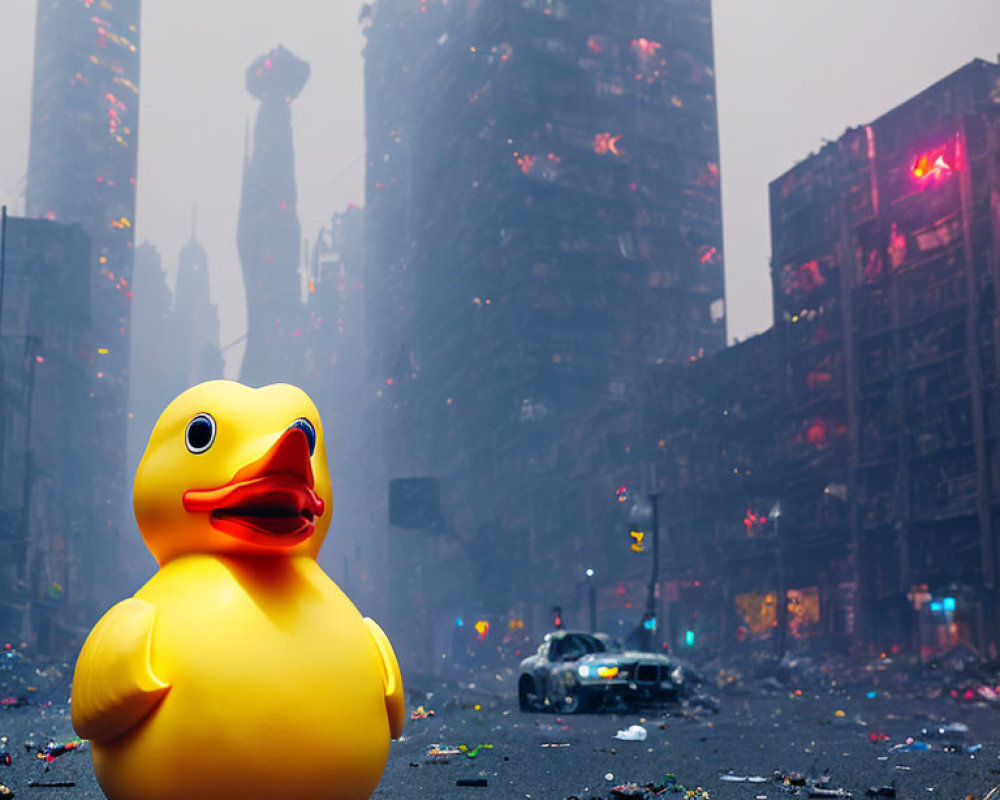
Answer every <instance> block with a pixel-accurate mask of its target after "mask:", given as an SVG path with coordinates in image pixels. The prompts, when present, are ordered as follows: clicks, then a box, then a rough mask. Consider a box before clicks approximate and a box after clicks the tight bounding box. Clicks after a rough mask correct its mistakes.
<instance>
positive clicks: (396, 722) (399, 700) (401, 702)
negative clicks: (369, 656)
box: [365, 617, 406, 739]
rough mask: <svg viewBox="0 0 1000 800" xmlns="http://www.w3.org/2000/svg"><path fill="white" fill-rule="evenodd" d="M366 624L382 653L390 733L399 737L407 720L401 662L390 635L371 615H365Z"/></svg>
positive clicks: (393, 736) (396, 737) (395, 737)
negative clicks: (398, 659) (400, 668)
mask: <svg viewBox="0 0 1000 800" xmlns="http://www.w3.org/2000/svg"><path fill="white" fill-rule="evenodd" d="M365 625H367V626H368V632H369V633H370V634H371V636H372V639H374V640H375V644H376V645H378V650H379V653H381V655H382V668H383V671H384V677H385V710H386V711H387V712H388V714H389V734H390V735H391V736H392V738H393V739H398V738H399V737H400V736H401V735H402V733H403V723H404V722H405V720H406V708H405V706H406V701H405V699H404V697H403V676H402V675H401V674H400V672H399V662H398V661H396V654H395V653H394V652H393V650H392V645H391V644H389V637H388V636H386V635H385V632H384V631H383V630H382V629H381V628H380V627H379V626H378V623H377V622H376V621H375V620H373V619H371V618H370V617H365Z"/></svg>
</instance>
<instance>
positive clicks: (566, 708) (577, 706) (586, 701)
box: [549, 682, 593, 714]
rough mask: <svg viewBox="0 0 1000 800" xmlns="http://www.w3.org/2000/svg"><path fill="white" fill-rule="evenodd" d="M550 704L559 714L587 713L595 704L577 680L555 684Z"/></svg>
mask: <svg viewBox="0 0 1000 800" xmlns="http://www.w3.org/2000/svg"><path fill="white" fill-rule="evenodd" d="M549 704H550V705H551V706H552V709H553V710H554V711H555V712H556V713H557V714H585V713H586V712H588V711H590V709H591V708H592V706H593V703H592V702H591V698H590V696H589V695H588V694H587V693H586V692H584V691H583V690H582V689H581V688H580V685H579V684H578V683H576V682H570V683H566V684H562V685H561V686H554V687H553V690H552V693H551V694H550V695H549Z"/></svg>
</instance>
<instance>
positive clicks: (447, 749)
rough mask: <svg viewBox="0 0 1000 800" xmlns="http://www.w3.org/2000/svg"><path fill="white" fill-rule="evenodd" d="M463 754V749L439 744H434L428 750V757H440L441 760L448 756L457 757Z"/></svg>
mask: <svg viewBox="0 0 1000 800" xmlns="http://www.w3.org/2000/svg"><path fill="white" fill-rule="evenodd" d="M461 752H462V751H461V749H459V748H458V747H454V746H452V745H450V744H437V743H435V744H432V745H431V746H430V747H429V748H428V749H427V755H429V756H434V757H438V758H440V757H448V756H457V755H459V754H460V753H461Z"/></svg>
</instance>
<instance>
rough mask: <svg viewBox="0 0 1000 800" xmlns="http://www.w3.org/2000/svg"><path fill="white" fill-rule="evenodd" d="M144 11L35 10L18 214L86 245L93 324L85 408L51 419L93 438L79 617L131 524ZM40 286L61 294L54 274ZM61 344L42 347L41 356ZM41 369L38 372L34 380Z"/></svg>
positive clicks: (68, 406) (84, 298)
mask: <svg viewBox="0 0 1000 800" xmlns="http://www.w3.org/2000/svg"><path fill="white" fill-rule="evenodd" d="M140 7H141V3H140V0H103V2H100V3H89V2H62V1H61V0H39V2H38V4H37V18H36V28H35V62H34V73H33V88H32V103H31V139H30V151H29V162H28V182H27V195H26V212H27V216H29V217H35V218H44V219H48V220H54V221H56V222H60V223H69V224H77V225H79V226H80V227H81V228H82V230H83V232H84V233H85V234H86V236H87V237H88V238H89V240H90V249H89V254H90V262H89V263H88V264H81V263H80V262H79V261H73V262H72V263H73V265H74V267H73V268H78V269H85V270H87V272H88V273H89V274H88V275H87V276H86V280H85V281H84V280H83V279H82V278H81V279H80V281H79V282H78V283H77V284H76V285H77V286H82V287H83V288H84V289H85V291H84V293H82V294H77V295H75V296H74V298H73V302H75V303H77V304H80V305H81V306H82V308H81V310H80V314H83V315H85V317H86V318H87V319H88V320H89V326H90V328H89V331H88V333H89V336H88V337H87V338H85V339H84V338H80V339H78V340H77V341H76V342H75V343H74V345H73V348H72V352H73V353H75V356H74V357H75V358H76V359H77V361H78V364H79V367H80V369H81V370H83V373H84V374H85V375H86V378H87V381H88V382H89V389H88V392H87V393H86V394H85V396H84V397H83V400H82V402H80V401H78V400H77V399H70V395H69V394H67V395H66V397H65V400H64V405H61V406H59V407H57V408H53V409H52V412H53V413H56V414H59V415H66V416H67V417H72V418H73V419H74V420H75V423H74V424H75V426H76V428H77V429H78V430H79V431H81V432H85V433H86V435H88V436H90V437H91V441H90V447H89V449H87V450H85V451H79V452H81V453H83V455H84V460H83V461H82V462H80V463H79V464H78V465H77V467H78V469H79V471H80V474H81V475H86V476H88V480H90V481H91V483H92V486H91V490H90V491H89V492H88V493H87V494H88V495H89V499H88V501H87V503H86V504H85V506H84V507H83V508H81V509H80V514H79V519H81V520H82V521H83V522H82V528H81V530H80V531H79V532H78V533H76V534H74V535H79V536H85V537H86V540H87V547H86V548H81V549H80V550H79V551H77V552H78V554H79V559H80V560H79V562H78V563H76V564H74V565H72V567H73V568H74V569H77V568H78V569H79V570H80V574H82V575H83V576H84V577H83V578H82V579H81V580H79V581H77V582H75V583H74V584H73V585H74V587H75V590H74V593H73V594H67V596H66V602H67V603H68V604H72V605H74V606H75V607H82V608H85V609H86V612H85V613H87V614H94V613H96V612H97V611H99V610H100V609H102V608H103V607H105V606H106V604H107V602H108V600H109V599H110V597H112V596H113V595H112V592H113V591H114V586H115V582H116V581H117V580H118V576H119V572H118V570H117V563H116V562H117V553H118V544H119V540H120V535H119V534H120V532H121V530H122V529H124V528H127V527H130V525H131V507H130V485H131V476H129V475H128V474H127V473H126V449H127V448H126V428H127V401H128V383H129V380H128V361H129V338H130V335H131V300H132V288H131V282H132V255H133V254H132V247H133V238H134V230H135V195H136V150H137V144H138V140H139V129H138V124H139V25H140ZM36 277H37V279H38V280H39V281H43V282H45V284H46V285H48V286H50V287H51V289H52V290H53V291H56V290H58V291H60V292H61V291H63V289H62V287H60V286H59V285H58V284H57V283H56V282H55V281H54V279H53V278H52V277H51V276H49V275H45V274H44V273H39V274H38V275H37V276H36ZM65 346H66V343H65V342H61V341H42V342H40V348H41V350H40V352H39V355H40V356H41V357H43V358H44V357H45V353H46V349H47V348H64V347H65ZM48 363H49V362H47V361H46V362H45V364H42V363H41V362H39V370H44V369H45V365H46V364H48ZM40 552H42V556H41V559H42V561H43V562H47V561H48V560H51V561H52V564H51V565H49V564H47V563H46V564H45V566H46V568H48V566H52V568H53V569H54V570H55V571H59V570H61V569H63V566H60V565H59V564H58V563H56V562H58V561H59V560H60V559H63V558H67V557H69V556H68V555H67V554H68V553H69V552H70V551H69V550H68V549H67V550H63V551H40ZM76 590H79V592H80V593H79V594H78V593H76Z"/></svg>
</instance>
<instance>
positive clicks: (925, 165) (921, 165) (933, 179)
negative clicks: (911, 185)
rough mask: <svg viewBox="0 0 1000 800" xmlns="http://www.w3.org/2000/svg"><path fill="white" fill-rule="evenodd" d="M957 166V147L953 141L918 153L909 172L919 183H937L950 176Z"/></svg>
mask: <svg viewBox="0 0 1000 800" xmlns="http://www.w3.org/2000/svg"><path fill="white" fill-rule="evenodd" d="M958 167H959V158H958V148H957V146H956V144H955V143H954V142H949V143H948V144H944V145H941V146H940V147H935V148H934V149H933V150H928V151H926V152H924V153H918V154H917V155H916V157H915V158H914V159H913V163H912V164H911V165H910V173H911V174H912V175H913V177H914V178H916V179H917V180H918V181H920V182H921V183H924V184H926V183H937V182H938V181H942V180H944V179H945V178H950V177H951V176H952V175H953V174H954V173H955V171H956V170H957V169H958Z"/></svg>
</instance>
